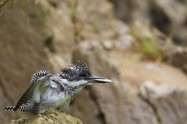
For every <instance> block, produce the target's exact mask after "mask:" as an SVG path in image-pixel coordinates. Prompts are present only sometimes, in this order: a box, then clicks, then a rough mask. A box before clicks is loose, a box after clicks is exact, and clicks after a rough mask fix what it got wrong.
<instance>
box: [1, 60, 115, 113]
mask: <svg viewBox="0 0 187 124" xmlns="http://www.w3.org/2000/svg"><path fill="white" fill-rule="evenodd" d="M93 82H97V83H108V82H112V81H111V80H109V79H106V78H103V77H98V76H93V75H92V74H91V71H90V68H89V67H88V65H87V64H86V63H84V62H82V61H78V62H77V63H76V64H74V65H71V66H70V67H69V68H66V69H63V70H62V71H61V72H60V73H57V74H55V75H51V74H50V73H49V72H48V71H44V70H42V71H38V72H37V73H35V74H34V75H33V76H32V79H31V81H30V86H29V88H28V89H27V90H26V91H25V93H24V94H23V96H22V97H21V98H20V99H19V101H18V102H17V104H16V105H15V106H9V107H5V108H4V110H5V111H16V110H18V109H19V110H20V111H23V112H30V113H33V114H39V113H43V112H45V111H46V110H48V109H49V108H54V109H57V110H61V109H63V108H64V107H65V106H67V105H68V104H69V102H70V101H71V100H72V99H73V98H74V96H75V95H76V94H77V93H79V91H81V90H82V89H83V88H84V87H85V86H87V85H90V84H92V83H93Z"/></svg>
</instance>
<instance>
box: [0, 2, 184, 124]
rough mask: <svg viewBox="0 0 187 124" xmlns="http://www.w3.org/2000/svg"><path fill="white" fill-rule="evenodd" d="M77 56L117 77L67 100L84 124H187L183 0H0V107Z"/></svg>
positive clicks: (0, 115) (12, 115) (3, 115)
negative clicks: (37, 77) (34, 79)
mask: <svg viewBox="0 0 187 124" xmlns="http://www.w3.org/2000/svg"><path fill="white" fill-rule="evenodd" d="M78 60H83V61H85V62H86V63H88V64H89V66H90V68H91V70H92V73H94V74H97V75H102V76H105V77H108V78H110V79H112V80H113V81H114V83H112V84H105V85H102V84H95V85H93V86H89V87H87V88H85V89H84V90H83V91H82V92H81V93H80V94H79V95H78V96H77V97H76V98H75V99H74V100H73V101H72V103H71V105H70V107H69V108H68V109H67V110H66V112H67V113H69V114H71V115H72V116H75V117H78V118H80V119H81V120H82V121H83V122H84V123H85V124H187V90H186V88H187V0H38V1H29V0H0V106H1V107H3V106H7V105H15V104H16V102H17V101H18V99H19V98H20V96H21V95H22V94H23V93H24V91H25V90H26V88H27V87H28V86H29V81H30V79H31V76H32V74H33V73H35V72H37V71H38V70H48V71H50V72H52V73H56V72H59V71H60V70H61V69H62V68H66V67H68V66H69V65H70V64H72V63H75V62H76V61H78ZM23 116H25V114H23V113H21V112H19V111H18V112H3V111H2V110H1V111H0V120H1V122H0V123H2V124H4V123H6V122H7V121H9V120H11V119H18V118H20V117H23Z"/></svg>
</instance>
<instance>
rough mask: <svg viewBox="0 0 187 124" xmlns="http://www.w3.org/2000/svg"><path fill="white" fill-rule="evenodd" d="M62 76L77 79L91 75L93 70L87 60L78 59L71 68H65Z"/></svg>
mask: <svg viewBox="0 0 187 124" xmlns="http://www.w3.org/2000/svg"><path fill="white" fill-rule="evenodd" d="M60 76H61V77H62V78H65V79H68V80H76V79H80V78H81V77H88V76H91V71H90V68H89V66H88V65H87V64H86V63H85V62H83V61H78V62H77V63H76V64H73V65H71V66H70V67H69V68H65V69H63V70H62V72H61V74H60Z"/></svg>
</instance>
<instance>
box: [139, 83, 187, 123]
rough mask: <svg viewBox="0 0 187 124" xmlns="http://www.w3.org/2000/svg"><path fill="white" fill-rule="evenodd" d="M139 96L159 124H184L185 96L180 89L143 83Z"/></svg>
mask: <svg viewBox="0 0 187 124" xmlns="http://www.w3.org/2000/svg"><path fill="white" fill-rule="evenodd" d="M140 94H141V96H142V97H143V99H144V100H145V101H146V102H147V103H148V104H150V106H152V108H154V111H155V115H156V117H157V119H158V120H159V122H160V123H161V124H178V123H180V124H186V121H187V115H186V110H185V109H184V108H186V107H187V100H186V97H187V94H186V91H185V90H184V89H182V88H177V87H173V86H166V85H156V84H154V83H153V82H145V84H143V85H142V86H141V90H140Z"/></svg>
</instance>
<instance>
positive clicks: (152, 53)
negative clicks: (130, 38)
mask: <svg viewBox="0 0 187 124" xmlns="http://www.w3.org/2000/svg"><path fill="white" fill-rule="evenodd" d="M139 51H140V53H141V54H142V55H143V57H149V58H151V59H163V58H164V54H163V52H162V51H161V49H160V48H159V47H158V45H157V44H156V42H155V41H154V40H152V39H149V38H145V39H144V40H143V41H141V44H140V49H139Z"/></svg>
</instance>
